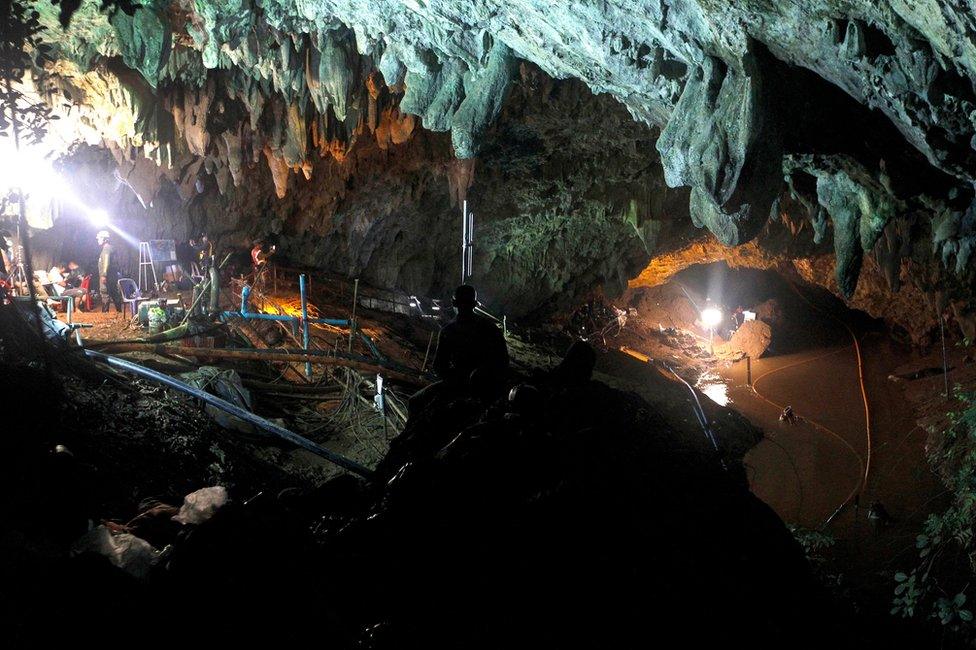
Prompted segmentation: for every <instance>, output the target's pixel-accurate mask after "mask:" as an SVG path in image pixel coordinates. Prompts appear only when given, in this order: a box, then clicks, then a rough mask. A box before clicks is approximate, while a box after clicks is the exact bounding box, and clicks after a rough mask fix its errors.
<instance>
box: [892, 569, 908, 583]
mask: <svg viewBox="0 0 976 650" xmlns="http://www.w3.org/2000/svg"><path fill="white" fill-rule="evenodd" d="M906 580H908V576H907V575H905V574H904V573H902V572H901V571H899V572H898V573H896V574H895V582H905V581H906Z"/></svg>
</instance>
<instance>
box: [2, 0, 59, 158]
mask: <svg viewBox="0 0 976 650" xmlns="http://www.w3.org/2000/svg"><path fill="white" fill-rule="evenodd" d="M39 17H40V14H38V13H37V12H36V11H32V10H29V9H28V8H27V6H26V4H25V3H23V2H21V1H20V0H0V35H2V37H0V135H2V136H7V137H9V136H11V135H12V134H13V127H15V126H16V129H17V131H18V135H19V136H20V137H21V138H22V139H23V140H24V141H26V142H35V141H39V140H41V139H42V138H43V137H44V135H45V133H46V132H47V125H48V123H49V122H50V121H51V120H52V119H57V117H56V116H52V115H51V109H50V108H49V107H48V106H47V105H45V104H43V103H36V102H33V101H31V100H30V99H28V98H27V97H25V96H24V94H23V93H22V92H21V91H20V90H18V89H17V88H16V87H15V86H14V84H16V83H17V82H19V81H20V80H21V79H23V77H24V75H25V74H27V72H28V71H29V70H32V69H33V68H34V67H40V66H41V65H43V62H44V61H45V60H47V59H48V56H49V53H50V50H51V48H50V46H48V45H45V44H43V43H41V40H40V38H39V37H38V34H39V33H40V32H41V30H42V27H41V24H40V22H39V21H38V18H39Z"/></svg>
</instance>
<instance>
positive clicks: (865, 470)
mask: <svg viewBox="0 0 976 650" xmlns="http://www.w3.org/2000/svg"><path fill="white" fill-rule="evenodd" d="M787 284H789V286H790V288H791V289H792V290H793V293H795V294H796V295H797V296H798V297H799V298H800V300H802V301H803V302H805V303H806V304H807V305H809V306H810V307H812V308H813V309H815V310H816V311H818V312H820V313H821V314H824V315H825V316H827V317H829V318H832V319H833V320H835V321H837V322H838V323H840V324H841V325H843V327H844V329H846V330H847V333H848V334H850V335H851V340H852V341H853V347H854V353H855V355H856V357H857V380H858V384H859V385H860V389H861V401H862V402H863V404H864V433H865V438H866V445H867V446H866V455H865V457H864V458H862V457H861V454H859V453H858V451H857V450H856V449H854V447H853V445H851V444H850V443H849V442H847V440H845V439H844V438H843V437H842V436H840V435H839V434H838V433H837V432H835V431H833V430H831V429H829V428H828V427H825V426H823V425H822V424H820V423H819V422H816V421H814V420H810V419H809V418H805V419H806V420H807V422H809V423H810V424H811V425H813V426H814V428H816V429H819V430H820V431H822V432H824V433H826V434H828V435H830V436H832V437H834V438H836V439H837V440H840V441H841V442H843V443H844V445H845V446H847V448H848V449H850V450H851V452H852V453H853V454H854V456H855V457H856V458H857V460H858V464H859V465H860V466H861V478H860V480H859V481H858V484H857V485H855V486H854V489H853V490H851V493H850V494H848V495H847V498H845V499H844V501H843V502H842V503H841V504H840V505H839V506H838V507H837V509H836V510H834V512H833V513H831V515H830V516H829V517H828V518H827V519H826V520H825V521H824V522H823V524H822V525H821V528H822V527H825V526H827V525H828V524H829V523H830V522H831V521H832V520H833V518H834V517H835V516H837V514H838V513H839V512H840V511H841V510H843V509H844V508H845V507H846V506H847V505H848V504H849V503H850V502H851V500H853V499H854V497H855V496H857V495H858V494H859V493H860V492H861V491H863V490H864V489H866V488H867V485H868V475H869V474H870V472H871V452H872V442H871V407H870V404H869V401H868V392H867V387H866V385H865V383H864V362H863V358H862V355H861V344H860V342H859V341H858V340H857V335H856V334H854V330H852V329H851V327H850V326H849V325H848V324H847V323H845V322H844V321H842V320H841V319H839V318H837V317H836V316H834V315H833V314H830V313H827V312H825V311H824V310H822V309H820V308H819V307H817V306H816V305H814V304H813V303H812V302H810V301H809V300H807V298H806V297H805V296H804V295H803V294H801V293H800V292H799V290H797V288H796V287H795V286H794V285H793V283H792V282H787ZM846 349H847V347H844V348H840V349H838V350H833V351H832V352H827V353H825V354H821V355H818V356H816V357H812V358H810V359H804V360H803V361H797V362H795V363H791V364H788V365H786V366H783V367H781V368H776V369H774V370H770V371H769V372H766V373H763V374H762V375H760V376H759V377H757V378H756V380H755V381H753V382H752V389H753V391H754V392H755V394H756V396H757V397H759V398H760V399H761V400H763V401H765V402H767V403H768V404H771V405H772V406H774V407H775V408H776V409H778V410H782V409H783V408H785V407H784V406H782V405H780V404H776V402H773V401H772V400H771V399H769V398H767V397H766V396H764V395H762V394H761V393H760V392H759V391H758V390H757V389H756V385H757V384H758V383H759V381H760V380H761V379H763V378H764V377H767V376H769V375H771V374H773V373H776V372H780V371H781V370H786V369H787V368H792V367H795V366H798V365H802V364H805V363H810V362H812V361H816V360H817V359H822V358H823V357H828V356H830V355H832V354H837V353H838V352H842V351H843V350H846Z"/></svg>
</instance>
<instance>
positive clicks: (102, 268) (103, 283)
mask: <svg viewBox="0 0 976 650" xmlns="http://www.w3.org/2000/svg"><path fill="white" fill-rule="evenodd" d="M110 239H111V235H110V234H109V232H108V231H107V230H101V231H99V232H98V234H97V235H95V241H97V242H98V245H99V246H100V247H101V251H100V252H99V253H98V294H99V296H100V297H101V300H102V313H103V314H104V313H106V312H107V311H108V305H109V302H110V301H111V302H112V303H113V304H115V311H117V312H121V311H122V296H120V295H119V282H118V280H119V270H118V262H117V260H116V259H115V251H114V249H113V248H112V244H111V243H110V241H109V240H110Z"/></svg>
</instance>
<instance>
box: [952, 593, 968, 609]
mask: <svg viewBox="0 0 976 650" xmlns="http://www.w3.org/2000/svg"><path fill="white" fill-rule="evenodd" d="M952 603H953V604H954V605H955V606H956V607H962V606H963V605H965V604H966V594H964V593H962V592H960V593H958V594H956V597H955V598H953V599H952Z"/></svg>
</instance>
